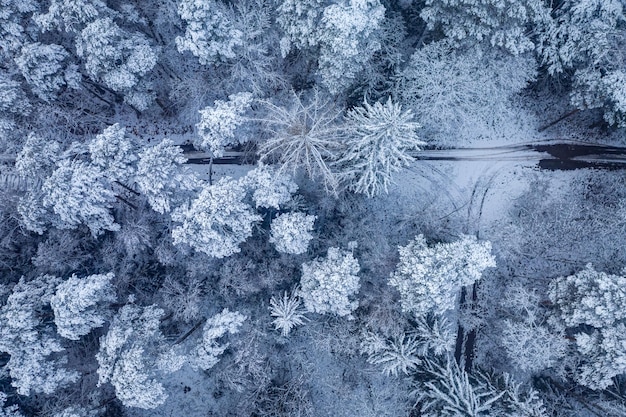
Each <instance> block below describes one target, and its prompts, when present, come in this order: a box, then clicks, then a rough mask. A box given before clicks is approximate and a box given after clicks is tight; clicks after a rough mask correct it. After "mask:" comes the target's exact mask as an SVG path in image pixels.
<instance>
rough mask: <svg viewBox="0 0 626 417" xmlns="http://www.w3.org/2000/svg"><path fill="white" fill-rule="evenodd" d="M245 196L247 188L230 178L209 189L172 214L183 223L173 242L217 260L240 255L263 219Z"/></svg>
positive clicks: (178, 228) (177, 229) (177, 227)
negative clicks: (254, 228)
mask: <svg viewBox="0 0 626 417" xmlns="http://www.w3.org/2000/svg"><path fill="white" fill-rule="evenodd" d="M245 196H246V192H245V189H244V187H243V186H242V185H240V184H239V183H238V182H237V181H234V180H232V179H230V178H222V179H220V180H219V181H218V182H217V183H216V184H214V185H209V186H206V187H205V188H204V189H203V190H202V191H201V192H200V193H199V194H198V196H197V198H196V199H195V200H193V201H191V202H190V203H188V204H186V205H184V206H181V207H179V208H177V209H176V210H174V212H172V220H174V221H175V222H178V223H180V225H178V226H176V227H175V228H174V229H173V230H172V238H173V239H174V243H175V244H180V243H185V244H187V245H189V246H191V247H192V248H194V249H196V250H198V251H200V252H204V253H206V254H207V255H209V256H213V257H216V258H223V257H225V256H230V255H232V254H234V253H237V252H239V251H240V250H241V249H240V248H239V245H240V244H241V243H243V242H244V241H245V240H246V239H247V238H249V237H250V236H251V235H252V229H253V225H254V223H256V222H258V221H260V220H261V216H259V215H258V214H256V213H255V212H254V211H253V210H252V207H250V205H249V204H247V203H245V202H244V201H243V200H244V198H245Z"/></svg>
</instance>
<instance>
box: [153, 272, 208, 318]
mask: <svg viewBox="0 0 626 417" xmlns="http://www.w3.org/2000/svg"><path fill="white" fill-rule="evenodd" d="M161 293H162V294H163V304H164V305H165V307H167V309H168V310H169V311H171V312H172V314H173V315H174V318H175V319H176V320H181V321H184V322H191V321H193V320H198V319H199V318H200V315H201V313H202V309H201V307H202V301H203V298H204V297H203V295H204V289H203V283H202V281H201V280H199V279H197V278H193V279H189V278H187V277H184V278H183V279H176V278H174V277H172V276H168V277H167V278H165V282H164V283H163V287H162V288H161Z"/></svg>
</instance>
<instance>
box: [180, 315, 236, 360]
mask: <svg viewBox="0 0 626 417" xmlns="http://www.w3.org/2000/svg"><path fill="white" fill-rule="evenodd" d="M246 318H247V317H246V316H244V315H243V314H241V313H239V312H236V311H235V312H230V311H228V309H227V308H225V309H224V310H223V311H222V312H221V313H219V314H216V315H215V316H213V317H211V318H210V319H208V320H207V321H206V323H205V325H204V328H203V330H202V341H201V343H200V346H198V348H197V349H196V357H195V358H194V359H192V362H191V363H192V365H193V366H195V367H198V368H200V369H203V370H205V371H206V370H209V369H211V368H212V367H213V366H215V364H216V363H217V362H219V357H220V356H221V355H222V354H223V353H224V352H225V351H226V349H228V346H229V345H228V343H226V344H221V343H219V339H221V338H222V337H224V336H225V335H226V333H229V334H235V333H238V332H239V328H240V327H241V325H242V324H243V322H244V321H245V320H246Z"/></svg>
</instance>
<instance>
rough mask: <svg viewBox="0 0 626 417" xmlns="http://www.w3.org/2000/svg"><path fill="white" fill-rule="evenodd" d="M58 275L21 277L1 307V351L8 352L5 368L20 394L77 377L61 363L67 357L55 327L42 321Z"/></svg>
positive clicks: (47, 389)
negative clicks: (55, 332)
mask: <svg viewBox="0 0 626 417" xmlns="http://www.w3.org/2000/svg"><path fill="white" fill-rule="evenodd" d="M59 281H60V280H59V278H57V277H54V276H51V275H42V276H39V277H38V278H35V279H33V280H26V279H25V278H21V279H20V281H19V282H18V283H17V284H16V285H15V286H14V287H13V291H12V293H11V295H9V298H8V299H7V302H6V304H5V305H4V306H3V307H2V309H1V310H0V323H2V326H0V352H5V353H8V354H9V355H11V357H10V359H9V362H8V363H7V368H8V369H9V372H10V375H11V379H12V381H11V384H12V385H13V386H14V387H15V388H16V389H17V392H18V394H20V395H29V394H30V393H31V392H33V393H45V394H52V393H54V392H55V391H56V390H57V389H58V388H60V387H63V386H66V385H68V384H70V383H72V382H75V381H76V380H77V379H78V374H77V373H76V372H74V371H69V370H67V369H65V368H64V367H63V364H64V363H65V362H67V357H66V356H64V355H60V354H61V352H63V351H64V349H63V346H61V343H60V341H59V340H58V338H57V337H56V336H55V334H54V329H53V328H52V327H51V326H47V325H46V324H45V310H46V306H47V305H48V304H49V303H50V299H51V297H52V295H53V294H54V288H55V286H56V285H57V284H58V283H59Z"/></svg>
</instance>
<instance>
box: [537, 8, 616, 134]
mask: <svg viewBox="0 0 626 417" xmlns="http://www.w3.org/2000/svg"><path fill="white" fill-rule="evenodd" d="M539 35H540V39H541V40H542V45H541V46H542V48H541V54H542V56H543V60H544V63H545V64H546V65H547V68H548V71H549V73H550V74H553V75H555V74H559V73H571V72H572V71H573V72H574V75H573V89H572V92H571V103H572V104H573V105H574V106H576V107H577V108H579V109H592V108H603V109H604V118H605V120H606V121H607V122H608V123H609V124H611V125H618V126H624V125H626V88H625V87H624V81H625V80H626V73H625V71H624V57H623V55H622V53H621V51H622V49H623V48H624V46H625V45H626V16H625V13H624V3H623V2H622V1H620V0H582V1H572V0H566V1H563V2H562V3H561V4H559V7H558V8H556V9H555V19H554V22H552V24H550V25H546V26H545V27H544V29H543V30H542V31H541V32H540V34H539Z"/></svg>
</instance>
